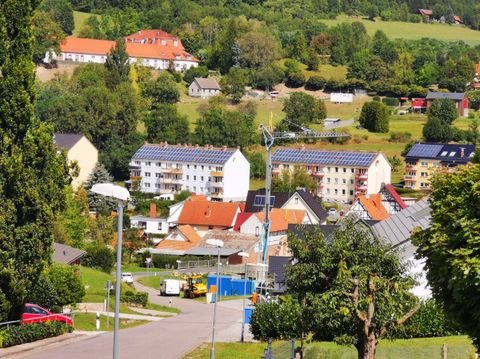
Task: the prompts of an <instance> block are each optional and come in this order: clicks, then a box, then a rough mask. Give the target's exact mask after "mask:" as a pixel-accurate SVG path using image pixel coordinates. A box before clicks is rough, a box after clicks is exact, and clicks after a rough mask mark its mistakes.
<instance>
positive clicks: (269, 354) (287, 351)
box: [263, 339, 296, 359]
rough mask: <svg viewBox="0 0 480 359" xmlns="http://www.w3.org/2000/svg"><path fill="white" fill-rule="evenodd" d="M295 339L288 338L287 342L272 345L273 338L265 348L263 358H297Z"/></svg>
mask: <svg viewBox="0 0 480 359" xmlns="http://www.w3.org/2000/svg"><path fill="white" fill-rule="evenodd" d="M295 358H296V353H295V341H294V340H293V339H292V340H288V341H286V342H283V343H280V344H279V345H276V346H275V348H273V346H272V340H269V341H268V347H267V349H265V352H264V354H263V359H295Z"/></svg>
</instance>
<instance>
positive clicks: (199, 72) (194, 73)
mask: <svg viewBox="0 0 480 359" xmlns="http://www.w3.org/2000/svg"><path fill="white" fill-rule="evenodd" d="M195 77H208V69H207V67H206V66H198V67H190V68H189V69H188V70H187V71H185V73H184V74H183V81H185V83H186V84H187V86H190V84H191V83H192V82H193V80H195Z"/></svg>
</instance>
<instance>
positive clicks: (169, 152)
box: [133, 146, 235, 164]
mask: <svg viewBox="0 0 480 359" xmlns="http://www.w3.org/2000/svg"><path fill="white" fill-rule="evenodd" d="M234 151H235V150H213V149H209V150H205V149H200V148H189V147H182V148H178V147H156V146H142V147H140V148H139V149H138V150H137V152H136V153H135V155H134V156H133V157H134V158H136V159H137V158H138V159H146V160H163V161H178V162H187V161H188V162H197V163H211V164H224V163H225V162H226V161H227V160H228V159H229V158H230V157H231V156H232V154H233V152H234Z"/></svg>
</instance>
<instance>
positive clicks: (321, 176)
mask: <svg viewBox="0 0 480 359" xmlns="http://www.w3.org/2000/svg"><path fill="white" fill-rule="evenodd" d="M312 176H314V177H318V178H323V176H325V173H323V171H318V172H312Z"/></svg>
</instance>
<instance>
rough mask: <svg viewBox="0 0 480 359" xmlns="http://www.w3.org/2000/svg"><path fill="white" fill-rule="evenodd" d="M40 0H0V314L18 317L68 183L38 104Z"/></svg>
mask: <svg viewBox="0 0 480 359" xmlns="http://www.w3.org/2000/svg"><path fill="white" fill-rule="evenodd" d="M38 3H39V1H38V0H22V1H17V0H6V1H2V2H0V153H1V154H2V156H1V157H0V200H1V202H2V206H0V321H4V320H6V319H7V320H8V319H10V320H14V319H18V318H19V317H20V315H21V313H22V312H23V306H24V304H25V301H26V300H27V294H28V290H29V289H30V288H31V287H33V285H34V283H36V281H37V280H38V278H39V276H40V274H41V272H42V270H43V268H44V266H45V264H46V263H48V262H49V261H50V259H51V250H52V242H53V227H54V226H53V223H54V220H55V216H56V214H57V213H58V211H59V210H61V209H62V207H63V205H64V192H63V189H64V187H65V186H66V185H67V184H68V181H69V176H68V167H67V161H66V159H65V156H64V155H63V154H62V153H58V152H57V149H56V148H55V146H54V142H53V128H52V127H51V126H50V125H48V124H46V123H41V122H40V121H39V120H38V118H37V117H36V116H35V111H34V100H35V91H34V81H35V74H34V66H33V62H32V56H33V46H32V30H31V25H30V24H31V18H32V15H33V11H34V9H35V7H36V6H37V5H38Z"/></svg>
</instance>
